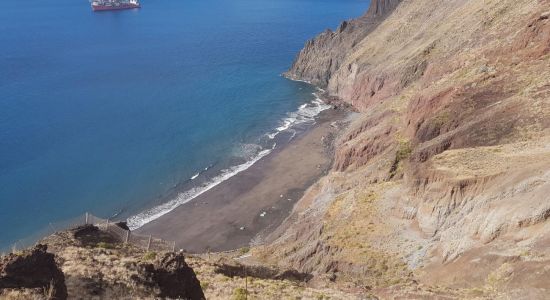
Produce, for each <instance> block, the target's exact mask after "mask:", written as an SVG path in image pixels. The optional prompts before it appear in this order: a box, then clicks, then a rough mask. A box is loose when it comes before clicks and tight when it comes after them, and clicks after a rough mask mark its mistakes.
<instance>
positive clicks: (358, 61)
mask: <svg viewBox="0 0 550 300" xmlns="http://www.w3.org/2000/svg"><path fill="white" fill-rule="evenodd" d="M549 17H550V1H548V0H485V1H478V0H452V1H431V0H409V1H381V0H378V1H372V4H371V8H370V10H369V12H368V13H366V14H365V15H364V16H363V17H361V18H359V19H357V20H352V21H346V22H344V23H342V25H340V26H339V27H338V29H337V30H336V31H334V32H333V31H326V32H323V33H322V34H320V35H319V36H318V37H316V38H315V39H313V40H311V41H309V42H307V43H306V45H305V48H304V49H303V50H302V51H301V52H300V54H299V55H298V57H297V59H296V61H295V63H294V64H293V66H292V68H291V69H290V70H289V71H288V73H287V76H288V77H291V78H294V79H301V80H307V81H310V82H312V83H314V84H316V85H319V86H320V87H322V88H324V89H326V91H327V93H328V94H330V95H331V96H334V97H338V98H340V99H341V100H343V101H345V102H348V103H350V104H351V105H353V106H354V107H355V108H356V109H357V110H358V111H359V112H360V114H359V116H358V117H356V119H355V121H354V122H353V123H352V125H351V126H350V127H349V128H348V130H347V131H346V132H343V133H342V135H341V137H340V139H339V140H338V141H337V145H336V156H335V163H334V168H333V172H332V173H331V174H329V175H328V176H326V177H325V178H323V179H322V180H321V181H320V182H318V183H317V184H316V185H315V186H313V187H312V188H310V190H309V191H308V193H307V194H306V195H305V197H304V198H303V199H301V201H300V202H299V203H298V204H297V206H296V207H295V209H294V212H293V213H292V215H291V216H290V217H289V219H288V220H287V222H285V224H284V225H283V226H281V228H279V229H278V230H277V231H276V232H275V233H273V234H272V235H271V236H270V237H269V238H268V243H267V245H266V246H263V247H259V248H257V249H255V252H254V253H255V255H256V257H258V258H261V259H263V260H264V261H267V262H270V263H273V264H277V265H280V266H293V267H297V268H298V269H299V270H300V271H303V272H310V273H313V274H314V275H316V278H323V277H326V278H327V279H329V280H332V281H335V282H337V283H339V284H340V285H341V286H343V287H349V288H351V287H354V288H356V287H359V288H360V289H362V291H363V292H364V293H372V294H375V295H378V296H381V297H382V298H387V297H393V296H407V297H411V298H418V297H428V298H429V297H436V296H438V295H439V296H446V297H451V298H453V297H457V298H464V297H465V298H473V297H490V298H499V297H503V298H512V299H521V298H523V299H537V298H538V299H545V298H546V299H547V297H548V295H549V294H550V250H549V249H550V248H549V246H550V222H549V221H548V218H549V217H550V130H549V125H550V20H549Z"/></svg>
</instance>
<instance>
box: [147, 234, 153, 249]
mask: <svg viewBox="0 0 550 300" xmlns="http://www.w3.org/2000/svg"><path fill="white" fill-rule="evenodd" d="M151 238H152V236H151V235H149V242H147V251H149V248H151Z"/></svg>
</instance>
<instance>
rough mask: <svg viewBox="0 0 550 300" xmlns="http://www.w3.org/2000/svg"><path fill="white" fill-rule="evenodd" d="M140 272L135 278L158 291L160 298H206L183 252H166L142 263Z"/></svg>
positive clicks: (198, 299)
mask: <svg viewBox="0 0 550 300" xmlns="http://www.w3.org/2000/svg"><path fill="white" fill-rule="evenodd" d="M139 274H140V276H135V277H134V278H133V279H134V280H135V281H136V282H138V283H140V284H143V285H145V286H149V287H151V288H153V289H155V290H156V291H158V295H157V296H158V297H160V298H170V299H192V300H194V299H197V300H200V299H205V296H204V293H203V291H202V288H201V285H200V282H199V280H198V279H197V276H196V275H195V272H194V271H193V269H192V268H191V267H189V266H188V265H187V263H186V262H185V258H184V256H183V254H181V253H177V254H176V253H166V254H165V255H164V257H162V258H161V259H159V260H157V261H155V262H154V263H150V264H142V265H141V266H140V272H139Z"/></svg>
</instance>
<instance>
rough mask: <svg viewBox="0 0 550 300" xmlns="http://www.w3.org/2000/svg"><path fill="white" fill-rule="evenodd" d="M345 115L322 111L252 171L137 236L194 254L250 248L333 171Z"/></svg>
mask: <svg viewBox="0 0 550 300" xmlns="http://www.w3.org/2000/svg"><path fill="white" fill-rule="evenodd" d="M347 114H348V113H347V112H346V111H345V110H342V109H329V110H326V111H324V112H322V113H321V114H320V115H319V116H318V117H317V120H316V124H315V125H313V126H310V127H309V128H307V129H305V130H303V131H302V132H299V133H298V134H297V135H296V136H295V137H294V138H293V139H292V140H291V141H290V142H289V143H287V144H286V145H282V146H280V147H277V148H276V149H275V150H274V151H273V152H272V153H271V154H270V155H268V156H266V157H265V158H263V159H261V160H260V161H258V162H257V163H256V164H254V165H253V166H252V167H250V168H249V169H247V170H245V171H243V172H241V173H239V174H237V175H236V176H234V177H232V178H230V179H228V180H227V181H225V182H223V183H221V184H219V185H218V186H216V187H214V188H212V189H211V190H209V191H207V192H205V193H204V194H202V195H200V196H199V197H197V198H195V199H193V200H192V201H190V202H188V203H185V204H183V205H181V206H179V207H178V208H176V209H175V210H173V211H171V212H170V213H168V214H166V215H164V216H162V217H160V218H159V219H156V220H154V221H152V222H150V223H148V224H146V225H144V226H143V227H141V228H139V229H137V230H136V232H137V233H140V234H151V235H153V236H156V237H161V238H164V239H166V240H175V241H176V248H177V249H184V251H187V252H194V253H198V252H206V251H209V250H211V251H223V250H232V249H237V248H240V247H245V246H247V245H249V243H250V242H251V240H252V239H254V238H255V237H256V238H258V237H261V236H263V235H264V234H266V233H268V232H270V231H271V230H273V229H275V228H276V227H277V226H278V225H279V224H280V223H281V222H282V221H283V220H284V219H285V218H286V217H287V216H288V214H289V213H290V211H291V210H292V207H293V205H294V203H295V202H296V201H297V200H299V199H300V198H301V196H302V195H303V193H304V191H305V190H306V189H307V188H308V187H309V186H310V185H312V184H313V183H314V182H315V181H317V180H318V179H319V178H320V177H321V176H323V175H324V174H326V173H327V171H328V170H329V169H330V167H331V164H332V157H333V155H332V147H331V146H332V141H333V137H334V135H335V133H336V132H337V131H338V129H337V128H336V127H335V126H334V122H335V121H339V120H343V119H344V118H345V116H346V115H347ZM287 135H288V134H287ZM289 137H290V136H289ZM280 138H284V136H282V137H280Z"/></svg>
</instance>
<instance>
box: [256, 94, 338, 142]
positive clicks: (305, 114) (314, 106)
mask: <svg viewBox="0 0 550 300" xmlns="http://www.w3.org/2000/svg"><path fill="white" fill-rule="evenodd" d="M320 91H321V92H322V90H320ZM313 95H314V96H315V100H313V101H311V102H310V103H305V104H302V105H301V106H300V107H299V108H298V110H297V111H294V112H291V113H289V114H288V116H287V117H286V118H284V119H283V120H282V121H281V125H280V126H279V127H277V128H275V131H274V132H272V133H269V134H267V136H268V137H269V138H270V139H274V138H275V137H276V136H277V135H278V134H279V133H281V132H283V131H285V130H287V129H289V128H290V127H292V126H295V125H298V124H303V123H307V122H312V121H314V120H315V116H317V115H318V114H319V113H321V112H322V111H323V110H326V109H329V108H330V107H331V106H330V105H328V104H325V103H324V102H323V100H322V99H321V98H320V97H319V94H318V93H313Z"/></svg>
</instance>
